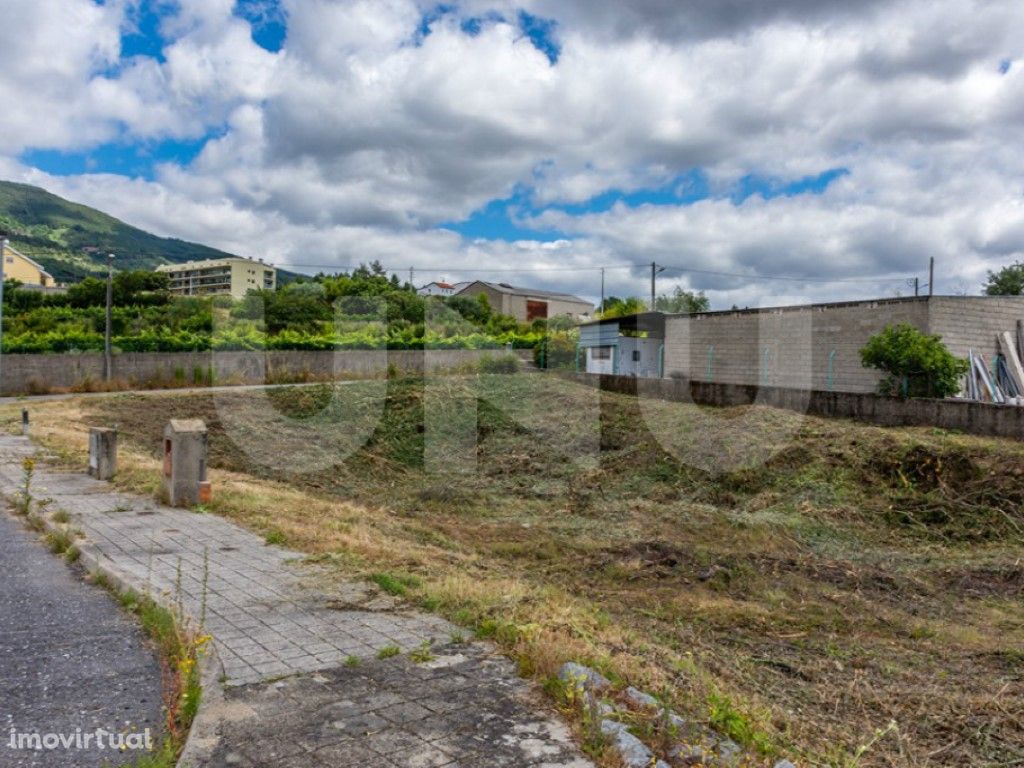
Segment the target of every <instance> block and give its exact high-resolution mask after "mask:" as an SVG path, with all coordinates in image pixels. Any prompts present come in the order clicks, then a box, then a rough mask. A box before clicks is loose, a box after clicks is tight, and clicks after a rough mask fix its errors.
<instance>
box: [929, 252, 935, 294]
mask: <svg viewBox="0 0 1024 768" xmlns="http://www.w3.org/2000/svg"><path fill="white" fill-rule="evenodd" d="M934 293H935V257H934V256H932V257H931V258H930V259H928V295H929V296H932V295H933V294H934Z"/></svg>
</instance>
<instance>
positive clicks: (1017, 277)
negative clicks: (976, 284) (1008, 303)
mask: <svg viewBox="0 0 1024 768" xmlns="http://www.w3.org/2000/svg"><path fill="white" fill-rule="evenodd" d="M985 293H986V294H988V295H989V296H1021V295H1024V261H1018V262H1017V263H1016V264H1010V265H1009V266H1007V267H1003V268H1002V269H1001V270H999V271H998V272H989V273H988V282H987V283H986V284H985Z"/></svg>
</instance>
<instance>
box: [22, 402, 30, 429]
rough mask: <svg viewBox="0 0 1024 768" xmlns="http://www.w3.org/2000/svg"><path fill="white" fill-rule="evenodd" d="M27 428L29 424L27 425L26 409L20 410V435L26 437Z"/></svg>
mask: <svg viewBox="0 0 1024 768" xmlns="http://www.w3.org/2000/svg"><path fill="white" fill-rule="evenodd" d="M28 427H29V423H28V408H22V409H21V434H23V435H27V434H28Z"/></svg>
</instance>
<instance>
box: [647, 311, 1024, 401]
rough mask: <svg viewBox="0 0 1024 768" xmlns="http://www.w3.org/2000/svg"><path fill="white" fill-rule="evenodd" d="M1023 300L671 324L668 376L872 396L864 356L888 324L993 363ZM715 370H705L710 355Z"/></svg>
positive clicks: (735, 315) (727, 316) (873, 379)
mask: <svg viewBox="0 0 1024 768" xmlns="http://www.w3.org/2000/svg"><path fill="white" fill-rule="evenodd" d="M1020 319H1024V297H1020V296H1011V297H983V296H933V297H928V296H922V297H920V298H918V297H909V298H898V299H879V300H877V301H863V302H844V303H839V304H821V305H812V306H804V307H782V308H772V309H753V310H737V311H733V312H709V313H704V314H697V315H691V316H679V317H669V318H667V320H666V323H665V337H666V338H665V375H666V376H669V377H676V378H687V379H693V380H695V381H711V382H719V383H725V384H744V385H755V386H757V385H760V386H777V387H791V388H797V389H817V390H825V391H827V390H829V358H830V356H831V358H832V382H833V383H832V387H831V389H832V391H837V392H874V391H876V390H877V388H878V382H879V380H880V379H881V374H880V373H879V372H878V371H875V370H872V369H869V368H864V367H863V366H862V365H861V362H860V350H861V349H862V348H863V347H864V345H865V344H866V343H867V341H868V339H870V338H871V337H872V336H874V335H875V334H876V333H878V332H879V331H881V330H882V329H883V328H885V327H886V326H887V325H896V324H899V323H908V324H910V325H912V326H914V327H915V328H918V329H920V330H921V331H924V332H927V333H937V334H939V335H940V336H942V338H943V341H944V342H945V343H946V345H947V346H948V347H949V350H950V351H951V352H952V353H953V354H954V355H956V356H957V357H967V352H968V350H969V349H974V350H975V351H977V352H982V353H984V354H985V356H986V358H987V359H988V360H989V361H991V359H992V356H993V355H994V354H995V352H996V341H995V340H996V334H997V333H1001V332H1003V331H1010V332H1013V333H1015V332H1016V323H1017V320H1020ZM712 349H713V351H712V353H711V368H710V372H709V368H708V353H709V350H712Z"/></svg>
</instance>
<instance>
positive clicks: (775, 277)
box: [665, 266, 907, 283]
mask: <svg viewBox="0 0 1024 768" xmlns="http://www.w3.org/2000/svg"><path fill="white" fill-rule="evenodd" d="M665 269H666V270H667V271H671V272H693V273H696V274H700V275H716V276H718V277H742V278H745V279H747V280H792V281H794V282H799V283H895V282H901V283H902V282H906V280H907V277H906V275H904V276H902V277H875V278H871V277H859V278H842V277H797V276H796V275H754V274H749V273H747V274H743V273H739V272H718V271H715V270H711V269H694V268H692V267H673V266H666V267H665Z"/></svg>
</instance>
